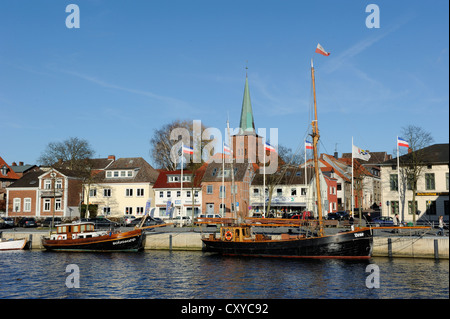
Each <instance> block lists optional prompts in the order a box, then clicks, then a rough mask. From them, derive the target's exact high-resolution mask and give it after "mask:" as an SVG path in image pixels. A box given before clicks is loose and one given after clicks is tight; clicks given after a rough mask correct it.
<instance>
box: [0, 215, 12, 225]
mask: <svg viewBox="0 0 450 319" xmlns="http://www.w3.org/2000/svg"><path fill="white" fill-rule="evenodd" d="M13 227H14V219H13V218H12V217H0V228H13Z"/></svg>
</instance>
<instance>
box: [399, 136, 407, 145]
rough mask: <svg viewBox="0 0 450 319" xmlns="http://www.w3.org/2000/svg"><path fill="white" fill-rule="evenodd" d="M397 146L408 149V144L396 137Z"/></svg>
mask: <svg viewBox="0 0 450 319" xmlns="http://www.w3.org/2000/svg"><path fill="white" fill-rule="evenodd" d="M397 145H398V146H403V147H409V143H408V142H407V141H405V140H404V139H402V138H401V137H397Z"/></svg>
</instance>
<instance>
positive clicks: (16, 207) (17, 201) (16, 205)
mask: <svg viewBox="0 0 450 319" xmlns="http://www.w3.org/2000/svg"><path fill="white" fill-rule="evenodd" d="M13 210H14V212H20V198H14V200H13Z"/></svg>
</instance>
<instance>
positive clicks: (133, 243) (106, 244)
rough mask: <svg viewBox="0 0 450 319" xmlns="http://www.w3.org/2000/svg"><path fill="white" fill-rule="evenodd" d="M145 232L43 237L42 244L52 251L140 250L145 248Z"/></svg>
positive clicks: (133, 231)
mask: <svg viewBox="0 0 450 319" xmlns="http://www.w3.org/2000/svg"><path fill="white" fill-rule="evenodd" d="M144 237H145V233H144V232H143V231H142V230H140V229H138V230H132V231H129V232H124V233H118V234H108V235H105V236H98V237H92V238H78V239H66V240H50V239H48V238H43V239H42V245H43V246H44V248H45V249H46V250H50V251H92V252H109V251H132V252H133V251H134V252H136V251H139V250H141V249H143V248H144Z"/></svg>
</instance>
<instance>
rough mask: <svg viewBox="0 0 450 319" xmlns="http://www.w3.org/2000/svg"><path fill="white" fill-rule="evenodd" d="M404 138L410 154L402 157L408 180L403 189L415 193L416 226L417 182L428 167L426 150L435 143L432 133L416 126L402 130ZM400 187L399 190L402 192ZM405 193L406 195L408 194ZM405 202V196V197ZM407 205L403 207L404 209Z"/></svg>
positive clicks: (412, 209)
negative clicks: (407, 143)
mask: <svg viewBox="0 0 450 319" xmlns="http://www.w3.org/2000/svg"><path fill="white" fill-rule="evenodd" d="M402 137H403V138H404V139H406V140H407V141H408V142H409V149H408V153H409V154H407V155H405V156H402V157H400V167H402V168H403V172H404V175H405V176H406V178H404V179H402V180H403V183H402V184H403V185H402V187H403V189H404V190H405V191H406V188H408V189H411V190H412V192H413V197H412V206H411V213H412V214H413V223H414V225H415V224H416V212H417V207H416V193H417V181H418V180H419V178H420V177H421V176H422V171H423V169H424V168H425V167H426V163H425V160H424V159H425V155H426V154H425V152H424V150H423V149H424V148H425V147H427V146H429V145H430V144H431V143H433V137H432V136H431V133H429V132H427V131H425V130H424V129H422V128H421V127H418V126H415V125H408V126H406V127H403V128H402ZM400 186H401V185H399V190H400ZM405 191H404V192H403V194H405V193H406V192H405ZM403 201H405V196H403ZM404 206H405V205H403V207H404Z"/></svg>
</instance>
